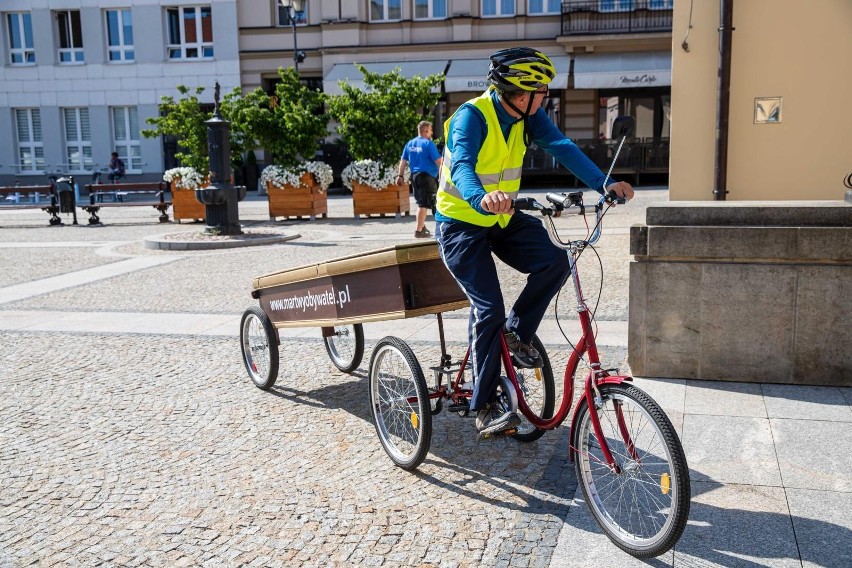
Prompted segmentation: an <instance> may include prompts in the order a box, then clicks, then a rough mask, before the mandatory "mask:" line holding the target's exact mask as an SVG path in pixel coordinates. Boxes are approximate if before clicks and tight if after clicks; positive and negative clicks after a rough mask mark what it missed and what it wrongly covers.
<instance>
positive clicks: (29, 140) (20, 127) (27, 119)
mask: <svg viewBox="0 0 852 568" xmlns="http://www.w3.org/2000/svg"><path fill="white" fill-rule="evenodd" d="M15 127H16V128H15V130H16V131H17V135H18V170H19V171H21V172H43V171H44V143H43V142H42V139H41V113H40V112H39V109H37V108H19V109H15Z"/></svg>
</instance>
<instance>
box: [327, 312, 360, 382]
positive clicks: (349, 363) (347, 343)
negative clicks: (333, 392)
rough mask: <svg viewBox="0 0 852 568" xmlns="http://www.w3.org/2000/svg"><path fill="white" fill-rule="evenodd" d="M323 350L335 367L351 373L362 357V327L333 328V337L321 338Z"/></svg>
mask: <svg viewBox="0 0 852 568" xmlns="http://www.w3.org/2000/svg"><path fill="white" fill-rule="evenodd" d="M323 343H325V350H326V351H327V352H328V357H329V358H330V359H331V362H332V363H333V364H334V366H335V367H337V368H338V369H340V370H341V371H343V372H344V373H351V372H352V371H354V370H355V369H357V368H358V365H360V364H361V359H363V357H364V326H362V325H361V324H360V323H356V324H352V325H336V326H334V335H330V336H328V337H324V338H323Z"/></svg>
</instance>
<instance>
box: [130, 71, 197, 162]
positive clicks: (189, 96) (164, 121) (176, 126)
mask: <svg viewBox="0 0 852 568" xmlns="http://www.w3.org/2000/svg"><path fill="white" fill-rule="evenodd" d="M177 89H178V92H179V93H180V94H181V98H180V100H177V101H176V100H175V98H174V97H171V96H164V97H162V98H161V99H160V101H161V102H160V116H157V117H154V118H148V119H147V120H146V121H145V122H146V123H147V124H150V125H152V126H153V127H154V128H149V129H145V130H142V136H144V137H145V138H156V137H158V136H164V135H165V136H175V137H176V138H177V143H178V152H177V153H175V157H176V158H177V159H178V160H180V162H181V164H183V165H184V166H189V167H191V168H195V169H196V170H197V171H199V172H207V171H208V169H209V161H208V159H207V127H206V126H205V124H204V121H206V120H208V119H209V118H210V116H211V113H209V112H204V111H203V110H202V109H201V102H200V101H199V100H198V95H200V94H201V93H203V92H204V87H196V88H195V89H194V92H193V93H190V89H189V87H187V86H185V85H178V87H177Z"/></svg>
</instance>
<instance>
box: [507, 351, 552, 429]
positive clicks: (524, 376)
mask: <svg viewBox="0 0 852 568" xmlns="http://www.w3.org/2000/svg"><path fill="white" fill-rule="evenodd" d="M530 344H531V345H532V346H533V347H535V349H536V350H537V351H538V352H539V353H540V354H541V360H542V366H541V367H536V368H534V369H523V368H519V367H515V374H516V375H517V377H518V384H519V385H520V387H521V391H522V392H523V394H524V400H525V401H526V403H527V406H529V408H530V410H532V411H533V413H534V414H535V415H536V416H538V417H539V418H550V417H552V416H553V408H554V406H555V404H556V386H555V383H554V381H553V369H552V368H551V366H550V359H549V358H548V356H547V352H546V351H545V350H544V345H542V343H541V341H540V340H539V338H538V336H536V335H533V338H532V341H530ZM518 415H519V416H520V417H521V424H520V426H518V431H517V433H516V434H514V438H515V439H516V440H518V441H520V442H534V441H535V440H538V439H539V438H541V437H542V435H543V434H544V433H545V432H546V430H539V429H538V428H536V427H535V426H533V425H532V424H530V423H529V421H528V420H527V419H526V417H524V415H523V414H521V413H520V412H519V413H518Z"/></svg>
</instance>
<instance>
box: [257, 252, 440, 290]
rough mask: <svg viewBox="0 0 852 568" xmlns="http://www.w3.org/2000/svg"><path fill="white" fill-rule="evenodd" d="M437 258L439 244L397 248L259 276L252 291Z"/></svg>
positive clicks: (363, 253) (438, 256)
mask: <svg viewBox="0 0 852 568" xmlns="http://www.w3.org/2000/svg"><path fill="white" fill-rule="evenodd" d="M436 258H440V255H439V254H438V243H436V242H434V241H432V242H428V243H412V244H405V245H395V246H392V247H387V248H381V249H376V250H371V251H367V252H362V253H360V254H353V255H350V256H343V257H340V258H334V259H331V260H327V261H325V262H321V263H318V264H308V265H305V266H299V267H296V268H290V269H288V270H282V271H280V272H274V273H272V274H267V275H265V276H259V277H257V278H255V279H254V280H252V288H253V289H254V290H260V289H263V288H271V287H272V286H280V285H282V284H292V283H294V282H302V281H305V280H312V279H314V278H321V277H323V276H334V275H337V274H349V273H351V272H360V271H362V270H372V269H374V268H382V267H385V266H394V265H398V264H407V263H410V262H421V261H424V260H433V259H436Z"/></svg>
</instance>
